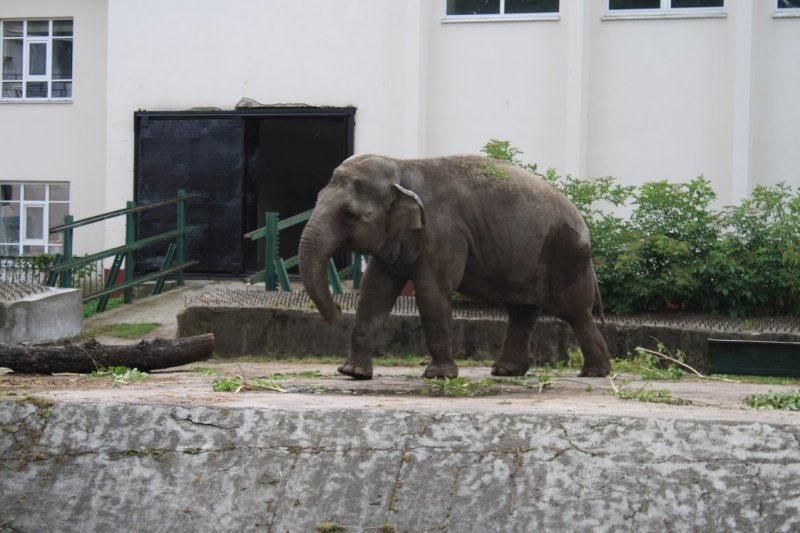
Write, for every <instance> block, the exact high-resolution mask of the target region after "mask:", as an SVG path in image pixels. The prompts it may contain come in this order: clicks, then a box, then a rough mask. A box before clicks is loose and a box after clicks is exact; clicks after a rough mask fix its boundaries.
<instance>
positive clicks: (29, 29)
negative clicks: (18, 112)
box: [0, 20, 73, 101]
mask: <svg viewBox="0 0 800 533" xmlns="http://www.w3.org/2000/svg"><path fill="white" fill-rule="evenodd" d="M0 35H2V47H0V48H2V57H3V75H2V80H1V83H2V88H1V89H0V98H2V99H7V100H8V99H11V100H33V101H35V100H58V99H70V98H72V37H73V36H72V21H71V20H2V21H0Z"/></svg>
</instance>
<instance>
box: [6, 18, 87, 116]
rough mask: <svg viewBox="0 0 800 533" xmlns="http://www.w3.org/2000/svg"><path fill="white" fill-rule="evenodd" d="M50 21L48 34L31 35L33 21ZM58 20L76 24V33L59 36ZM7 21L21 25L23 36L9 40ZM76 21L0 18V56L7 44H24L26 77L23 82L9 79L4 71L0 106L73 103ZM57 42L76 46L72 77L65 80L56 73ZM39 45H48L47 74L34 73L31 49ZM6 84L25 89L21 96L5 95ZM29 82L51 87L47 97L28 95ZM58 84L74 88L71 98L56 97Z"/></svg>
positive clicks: (23, 65) (23, 68)
mask: <svg viewBox="0 0 800 533" xmlns="http://www.w3.org/2000/svg"><path fill="white" fill-rule="evenodd" d="M44 21H46V22H47V35H28V24H29V23H30V22H44ZM57 21H70V22H72V24H73V26H72V33H71V34H70V35H55V23H56V22H57ZM7 22H21V23H22V34H21V35H20V36H19V37H17V36H15V37H5V33H4V30H5V24H6V23H7ZM74 24H75V20H74V19H73V18H70V17H57V18H50V19H46V18H28V19H23V18H8V19H0V55H1V54H2V53H3V50H4V49H5V41H14V40H16V41H22V52H21V53H22V77H21V79H18V80H14V79H10V78H9V79H5V78H4V75H3V71H2V70H0V103H47V102H55V103H71V102H72V101H73V98H74V96H75V95H74V80H75V69H74V67H75V58H74V43H75V26H74ZM55 40H63V41H71V42H72V45H73V56H72V58H71V61H72V64H71V65H70V77H69V78H64V77H63V76H61V77H58V78H56V77H55V76H54V73H53V66H54V65H53V63H54V58H53V51H54V46H53V42H54V41H55ZM35 44H44V46H45V54H46V58H45V73H44V74H31V73H30V66H31V65H30V61H31V55H32V54H31V46H32V45H35ZM6 83H19V84H21V86H22V91H21V96H3V86H4V84H6ZM29 83H45V84H46V87H47V96H28V95H27V94H28V84H29ZM56 83H68V84H69V89H70V95H69V96H54V95H53V94H54V92H55V91H54V85H55V84H56Z"/></svg>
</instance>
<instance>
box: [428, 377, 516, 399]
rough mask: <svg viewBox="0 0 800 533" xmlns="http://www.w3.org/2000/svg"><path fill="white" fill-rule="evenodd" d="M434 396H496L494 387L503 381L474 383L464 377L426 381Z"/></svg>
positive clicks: (494, 380) (487, 380)
mask: <svg viewBox="0 0 800 533" xmlns="http://www.w3.org/2000/svg"><path fill="white" fill-rule="evenodd" d="M425 383H426V384H427V385H428V386H429V387H430V389H429V390H430V392H431V393H432V394H436V395H441V396H486V395H491V394H496V393H497V391H496V390H495V389H494V388H493V386H494V385H498V384H500V383H502V381H501V380H497V379H492V378H487V379H481V380H479V381H472V380H471V379H469V378H465V377H462V376H459V377H456V378H451V379H447V378H444V379H426V380H425Z"/></svg>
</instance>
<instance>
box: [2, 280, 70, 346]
mask: <svg viewBox="0 0 800 533" xmlns="http://www.w3.org/2000/svg"><path fill="white" fill-rule="evenodd" d="M45 289H46V290H45V291H44V292H40V293H36V294H29V295H27V296H24V297H22V298H20V299H18V300H13V301H0V343H4V344H16V343H18V342H39V341H48V340H54V339H62V338H66V337H74V336H75V335H78V334H79V333H80V332H81V327H82V326H83V304H82V300H81V291H80V290H78V289H56V288H51V287H47V288H45Z"/></svg>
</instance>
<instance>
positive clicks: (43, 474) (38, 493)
mask: <svg viewBox="0 0 800 533" xmlns="http://www.w3.org/2000/svg"><path fill="white" fill-rule="evenodd" d="M234 396H242V395H234ZM290 396H294V395H289V394H282V395H281V394H277V395H276V394H273V395H271V396H270V395H267V396H264V395H261V396H258V401H260V402H261V405H259V406H254V405H247V404H246V403H245V404H241V403H240V404H238V405H235V404H231V405H216V406H214V405H196V404H194V405H193V404H187V405H167V404H152V403H131V402H126V403H123V402H120V401H114V400H111V401H99V402H81V403H72V402H64V403H55V404H50V403H48V402H46V401H30V399H22V400H19V401H10V400H6V401H3V402H0V465H1V467H2V470H3V474H2V476H0V524H1V525H2V527H4V528H7V529H8V530H9V531H131V532H138V531H141V532H153V531H170V532H199V531H220V532H222V531H275V532H278V531H280V532H284V531H290V532H295V531H297V532H304V531H309V532H313V531H315V529H316V527H317V525H319V524H321V523H324V522H332V521H335V522H336V523H338V524H341V525H343V526H345V527H346V528H347V529H346V531H370V530H373V531H377V530H378V529H377V528H378V527H379V526H381V525H391V526H393V527H395V528H396V531H453V532H462V531H587V532H588V531H591V532H594V531H637V532H639V531H796V530H797V529H798V528H800V514H798V512H797V509H798V508H800V421H799V420H796V419H793V418H791V417H790V416H789V417H787V418H786V419H785V420H788V422H786V423H784V422H775V418H770V417H765V418H764V421H760V417H759V416H757V414H758V413H757V412H750V414H744V415H742V414H739V415H736V416H733V417H730V416H728V417H722V418H715V417H714V416H712V415H709V414H707V413H698V412H697V411H692V410H689V411H686V414H685V415H681V414H680V411H678V410H677V409H678V408H669V409H666V410H659V409H654V410H652V411H650V410H649V409H650V408H649V407H647V408H643V409H644V410H643V411H642V412H640V413H639V414H638V415H631V413H630V412H627V413H621V412H619V411H617V412H614V410H610V409H606V408H604V406H603V405H600V404H603V403H604V401H603V400H602V398H600V399H598V400H597V402H599V403H597V402H596V403H595V410H596V412H595V413H592V412H587V411H585V410H579V411H578V412H571V409H569V408H558V407H556V406H553V408H550V409H538V410H537V409H530V408H529V407H525V406H524V405H522V406H521V405H518V404H514V405H508V406H504V405H503V403H502V402H500V403H498V402H497V401H494V402H493V405H492V406H491V407H487V406H486V405H485V404H483V406H481V404H475V403H472V402H470V401H468V400H460V401H456V400H453V401H450V400H447V399H428V400H425V401H426V402H428V403H429V405H428V406H427V407H419V406H416V407H413V408H409V407H404V404H403V402H399V403H398V402H393V401H392V400H391V399H389V398H384V399H382V400H381V401H380V402H377V401H376V400H375V399H373V402H372V403H371V404H370V405H371V406H370V407H369V408H364V407H363V406H361V407H358V406H355V405H354V404H353V401H354V400H353V398H351V397H347V398H345V397H330V396H327V397H320V396H314V395H301V396H295V398H294V400H292V399H291V398H289V397H290ZM272 398H275V401H274V403H273V402H272V401H271V399H272ZM287 398H288V399H287ZM612 400H615V399H611V398H609V399H608V401H612ZM199 401H200V402H202V399H199ZM616 401H618V400H616ZM270 404H272V405H270ZM525 405H527V404H525ZM626 405H627V404H626ZM753 413H755V414H753Z"/></svg>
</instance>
